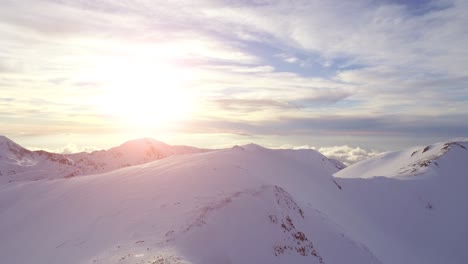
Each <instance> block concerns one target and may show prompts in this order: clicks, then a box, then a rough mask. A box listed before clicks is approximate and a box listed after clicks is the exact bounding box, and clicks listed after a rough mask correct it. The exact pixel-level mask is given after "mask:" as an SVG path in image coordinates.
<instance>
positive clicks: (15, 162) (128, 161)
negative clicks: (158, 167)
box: [0, 136, 208, 182]
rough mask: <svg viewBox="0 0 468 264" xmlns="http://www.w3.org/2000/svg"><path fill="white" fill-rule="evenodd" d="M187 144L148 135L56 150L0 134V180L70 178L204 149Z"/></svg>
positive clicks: (204, 150) (203, 150)
mask: <svg viewBox="0 0 468 264" xmlns="http://www.w3.org/2000/svg"><path fill="white" fill-rule="evenodd" d="M206 151H208V150H206V149H198V148H194V147H188V146H170V145H167V144H165V143H162V142H159V141H156V140H154V139H150V138H143V139H138V140H132V141H128V142H126V143H124V144H122V145H120V146H118V147H115V148H111V149H109V150H99V151H94V152H91V153H86V152H82V153H75V154H58V153H50V152H46V151H42V150H40V151H30V150H27V149H25V148H23V147H21V146H20V145H18V144H16V143H15V142H13V141H12V140H10V139H8V138H6V137H4V136H0V182H4V181H22V180H39V179H54V178H69V177H74V176H78V175H89V174H95V173H102V172H107V171H112V170H115V169H119V168H123V167H128V166H133V165H138V164H143V163H147V162H150V161H155V160H158V159H162V158H166V157H169V156H171V155H177V154H188V153H199V152H206Z"/></svg>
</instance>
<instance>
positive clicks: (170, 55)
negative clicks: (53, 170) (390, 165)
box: [0, 0, 468, 151]
mask: <svg viewBox="0 0 468 264" xmlns="http://www.w3.org/2000/svg"><path fill="white" fill-rule="evenodd" d="M0 5H1V6H0V43H1V45H0V89H1V92H0V123H1V131H0V134H3V135H6V136H8V137H10V138H12V139H13V140H15V141H17V142H19V143H22V144H23V145H25V146H29V147H36V148H47V149H57V148H60V147H63V146H65V145H67V144H70V143H72V144H76V145H77V146H79V148H84V147H96V148H107V147H110V146H115V145H118V144H120V143H122V142H123V141H125V140H128V139H132V138H135V137H142V136H148V137H153V138H156V139H158V140H162V141H167V142H168V143H171V144H188V145H196V146H201V147H219V146H227V145H233V144H242V143H248V142H256V143H259V144H263V145H266V146H270V147H282V146H283V147H285V146H291V147H296V146H304V145H308V146H315V147H324V146H333V145H345V144H347V145H352V146H361V147H365V148H373V149H378V150H380V151H382V150H391V149H396V148H402V147H405V146H408V145H417V144H426V143H430V142H434V141H438V140H442V139H448V138H452V137H459V136H467V135H468V122H467V120H468V49H467V48H466V47H467V46H468V27H467V26H466V25H468V16H467V15H466V14H467V12H468V1H457V0H454V1H448V0H447V1H446V0H441V1H430V0H414V1H401V0H400V1H397V0H395V1H392V0H383V1H375V0H356V1H341V0H340V1H338V0H337V1H334V0H328V1H314V0H304V1H300V0H297V1H296V0H293V1H281V0H257V1H243V0H242V1H241V0H239V1H231V0H223V1H215V0H199V1H188V0H187V1H184V0H181V1H153V0H151V1H150V0H104V1H91V0H11V1H10V0H4V1H2V2H1V4H0Z"/></svg>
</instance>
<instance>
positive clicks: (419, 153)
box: [335, 139, 468, 179]
mask: <svg viewBox="0 0 468 264" xmlns="http://www.w3.org/2000/svg"><path fill="white" fill-rule="evenodd" d="M453 152H456V153H454V154H455V156H461V157H466V158H467V160H468V140H466V139H458V140H450V141H444V142H439V143H435V144H431V145H427V146H421V147H413V148H410V149H407V150H403V151H395V152H387V153H382V154H379V155H376V156H374V157H372V158H369V159H367V160H363V161H360V162H357V163H355V164H353V165H351V166H349V167H347V168H346V169H344V170H341V171H339V172H337V173H336V174H335V176H336V177H340V178H370V177H378V176H385V177H392V178H406V179H408V176H434V175H439V174H440V173H443V169H441V168H440V165H441V164H440V163H441V162H440V160H441V159H446V157H445V156H447V155H448V154H449V153H450V154H452V153H453ZM451 159H453V157H451ZM459 166H463V164H459Z"/></svg>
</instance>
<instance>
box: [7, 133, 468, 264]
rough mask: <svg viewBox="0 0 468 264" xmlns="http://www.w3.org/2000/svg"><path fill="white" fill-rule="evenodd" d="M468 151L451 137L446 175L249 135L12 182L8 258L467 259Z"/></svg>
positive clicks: (213, 263)
mask: <svg viewBox="0 0 468 264" xmlns="http://www.w3.org/2000/svg"><path fill="white" fill-rule="evenodd" d="M441 144H442V145H441V146H442V148H443V146H444V144H445V143H441ZM457 144H460V146H465V143H463V142H462V143H457ZM436 145H437V144H436ZM434 146H435V145H434ZM427 151H428V150H426V151H425V152H427ZM434 153H436V152H434ZM437 153H438V152H437ZM467 160H468V151H466V150H465V149H464V148H462V147H458V145H457V146H454V145H451V147H450V148H449V150H447V151H446V152H445V153H444V154H443V155H442V156H440V157H439V158H438V159H437V163H438V168H439V174H440V175H439V176H440V177H407V178H405V180H402V179H399V178H383V177H376V178H369V179H363V178H335V177H333V176H332V174H333V173H335V172H336V171H338V169H337V168H336V166H335V164H334V163H333V162H330V161H329V160H328V159H326V158H324V157H323V155H321V154H319V153H317V152H314V151H313V150H308V151H295V150H271V149H266V148H263V147H260V146H258V145H254V144H250V145H246V146H236V147H233V148H231V149H225V150H219V151H212V152H205V153H195V154H188V155H174V156H170V157H168V158H165V159H160V160H157V161H154V162H150V163H146V164H140V165H136V166H131V167H126V168H122V169H119V170H115V171H110V172H106V173H103V174H95V175H89V176H80V177H72V178H60V179H43V180H39V181H16V182H4V183H2V184H0V223H1V224H0V263H37V264H43V263H51V264H54V263H57V264H58V263H60V264H62V263H71V264H73V263H98V264H99V263H141V264H143V263H146V264H148V263H151V264H167V263H173V264H175V263H180V264H189V263H193V264H194V263H197V264H224V263H226V264H227V263H231V264H234V263H239V264H240V263H242V264H246V263H252V264H254V263H259V264H263V263H265V264H266V263H269V264H271V263H278V264H279V263H284V264H286V263H304V264H305V263H309V264H310V263H312V264H314V263H316V264H320V263H329V264H340V263H344V264H367V263H388V264H392V263H403V264H405V263H408V264H410V263H411V264H418V263H421V264H436V263H437V264H439V263H455V264H456V263H466V261H467V260H468V252H467V250H466V245H468V231H467V228H466V223H467V222H468V205H467V203H466V201H467V199H466V198H467V193H466V188H467V187H468V186H467V185H468V180H467V177H466V176H467V173H466V172H465V171H464V170H463V168H464V164H466V162H467ZM382 165H385V164H382ZM345 170H347V169H345ZM420 173H422V174H424V173H425V172H420Z"/></svg>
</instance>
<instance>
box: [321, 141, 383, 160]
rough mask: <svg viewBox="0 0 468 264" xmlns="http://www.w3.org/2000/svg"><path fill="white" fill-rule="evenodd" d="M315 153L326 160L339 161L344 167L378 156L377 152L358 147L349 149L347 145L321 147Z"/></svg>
mask: <svg viewBox="0 0 468 264" xmlns="http://www.w3.org/2000/svg"><path fill="white" fill-rule="evenodd" d="M317 151H319V152H320V153H322V154H323V155H325V156H327V157H328V158H331V159H336V160H339V161H341V162H343V163H344V164H346V165H351V164H353V163H356V162H358V161H361V160H365V159H367V158H370V157H373V156H375V155H377V154H379V152H377V151H375V150H366V149H362V148H360V147H351V146H348V145H343V146H334V147H321V148H318V149H317Z"/></svg>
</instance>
